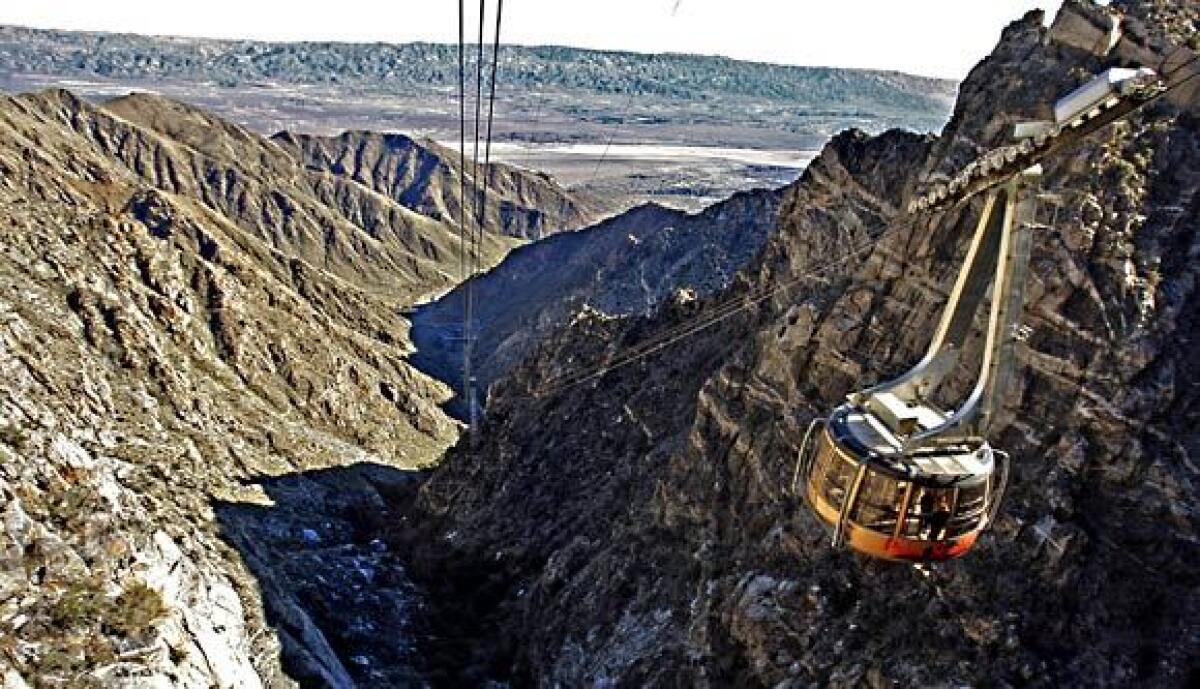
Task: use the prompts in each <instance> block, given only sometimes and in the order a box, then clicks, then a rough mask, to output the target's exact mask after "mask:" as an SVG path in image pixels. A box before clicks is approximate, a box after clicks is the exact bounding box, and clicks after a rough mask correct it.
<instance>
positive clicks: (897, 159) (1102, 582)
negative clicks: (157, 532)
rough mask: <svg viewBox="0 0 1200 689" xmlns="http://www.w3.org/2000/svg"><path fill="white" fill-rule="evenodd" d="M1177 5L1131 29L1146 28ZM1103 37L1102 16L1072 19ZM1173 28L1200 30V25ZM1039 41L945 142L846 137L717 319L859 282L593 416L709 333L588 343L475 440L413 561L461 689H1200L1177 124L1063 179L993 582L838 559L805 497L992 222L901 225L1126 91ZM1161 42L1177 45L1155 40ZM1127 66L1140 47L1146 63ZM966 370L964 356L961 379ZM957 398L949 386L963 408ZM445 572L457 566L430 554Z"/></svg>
mask: <svg viewBox="0 0 1200 689" xmlns="http://www.w3.org/2000/svg"><path fill="white" fill-rule="evenodd" d="M1159 5H1162V3H1136V4H1135V3H1126V4H1125V5H1124V7H1125V9H1126V11H1127V13H1128V14H1129V21H1130V22H1131V23H1133V24H1136V23H1137V22H1138V21H1139V20H1143V19H1146V18H1150V17H1157V16H1160V15H1157V14H1151V11H1153V10H1155V8H1156V7H1158V6H1159ZM1066 7H1067V9H1068V10H1070V11H1072V12H1078V13H1083V14H1089V13H1093V14H1094V13H1096V12H1098V11H1099V10H1097V9H1096V8H1095V7H1093V6H1090V5H1084V4H1082V3H1076V2H1068V3H1067V5H1066ZM1183 15H1184V16H1183V19H1182V20H1180V21H1181V22H1186V24H1179V25H1177V26H1176V30H1175V34H1178V33H1179V31H1178V30H1177V29H1178V26H1184V27H1185V28H1186V27H1190V28H1191V30H1192V31H1194V30H1195V26H1196V22H1197V18H1198V17H1197V12H1196V10H1195V9H1194V8H1190V6H1189V9H1188V10H1186V11H1185V12H1183ZM1042 19H1043V18H1042V17H1041V15H1040V13H1031V14H1030V15H1028V16H1026V17H1025V18H1023V19H1022V20H1020V21H1018V22H1015V23H1014V24H1012V25H1011V26H1010V27H1008V29H1007V30H1006V31H1005V32H1004V35H1003V37H1002V39H1001V41H1000V43H999V45H998V46H997V48H996V49H995V51H994V52H993V54H992V55H991V56H990V57H989V58H987V59H986V60H985V61H984V62H982V63H981V64H980V65H979V66H978V67H977V68H976V69H975V70H974V71H973V72H972V73H971V75H970V77H969V78H968V79H967V81H966V82H964V84H963V85H962V88H961V92H960V97H959V102H958V104H957V106H956V110H955V115H954V118H953V119H952V120H951V122H950V123H949V124H948V125H947V127H946V128H945V130H944V131H943V132H942V135H941V136H940V137H938V138H937V139H936V140H927V139H923V138H919V137H915V136H911V135H903V134H898V133H889V134H885V135H883V136H880V137H876V138H866V137H864V136H861V135H854V134H846V135H843V136H840V137H838V138H836V139H835V140H834V141H833V142H832V143H831V144H830V145H829V146H828V147H827V148H826V150H825V151H824V152H823V153H822V155H821V156H820V157H819V158H818V160H817V161H816V162H814V164H813V165H812V166H811V167H810V168H809V169H808V170H807V171H806V173H805V174H804V176H803V177H802V179H801V180H800V181H799V182H798V183H797V184H796V185H795V186H794V187H792V188H791V189H790V190H788V192H787V193H786V195H785V198H784V201H783V209H782V212H781V223H780V228H779V230H778V232H777V233H776V234H775V235H774V236H773V238H772V239H771V241H770V242H769V245H768V247H767V249H766V251H765V252H764V254H763V256H762V258H761V259H760V260H759V261H757V262H756V263H755V264H753V265H752V266H751V267H750V268H748V269H747V270H745V271H744V272H743V273H742V274H741V276H740V277H739V279H738V280H736V281H735V283H734V285H733V286H732V287H731V288H730V289H729V291H728V293H727V294H726V295H724V296H723V297H717V298H714V300H712V301H713V302H715V303H718V304H719V303H723V299H725V298H737V297H738V296H739V295H741V294H746V293H747V292H748V291H749V290H755V289H758V288H762V287H766V286H770V285H778V284H782V283H784V282H786V281H788V280H790V279H792V278H795V277H797V276H800V275H804V274H806V273H808V272H809V271H811V270H813V269H814V268H818V267H824V266H825V264H826V262H827V261H828V260H829V259H830V257H831V256H832V257H837V256H840V255H844V254H843V252H842V249H841V247H844V246H846V245H847V244H853V240H852V239H850V238H848V237H853V236H857V237H878V240H877V241H876V242H875V244H874V246H873V248H872V249H871V250H870V252H869V254H868V255H866V256H865V257H864V258H863V259H862V260H861V261H858V262H856V263H852V264H847V267H845V268H844V269H841V270H838V269H836V268H828V269H826V270H825V272H824V273H823V274H822V275H821V276H820V277H819V279H818V278H814V279H810V280H805V281H803V285H802V286H801V287H798V288H796V289H795V290H790V291H786V292H783V293H780V294H778V295H776V296H775V297H774V298H772V299H770V300H767V301H765V302H763V303H762V304H761V305H760V306H759V307H757V308H755V309H749V310H747V311H745V312H743V313H742V314H741V315H739V316H738V317H734V318H730V319H727V320H725V321H723V322H721V323H720V324H719V325H717V326H715V327H714V328H712V329H710V330H709V331H706V332H704V333H701V334H698V335H697V336H695V337H693V338H691V339H689V340H687V341H685V342H682V343H680V344H679V345H678V346H675V347H671V348H668V349H666V350H664V351H662V352H661V353H659V354H657V355H654V356H651V357H648V358H646V359H645V360H643V361H642V362H641V363H640V364H639V365H634V366H628V367H624V368H621V369H615V370H613V371H611V372H610V373H609V374H608V375H607V376H605V377H603V378H601V379H600V380H598V381H594V382H592V383H590V384H587V385H582V386H577V387H575V388H572V389H570V390H565V391H562V392H561V393H559V394H555V395H551V396H549V397H539V396H538V390H539V388H540V386H541V383H542V382H544V381H545V380H547V379H550V378H553V377H554V376H556V375H558V374H559V373H561V372H562V371H563V370H571V369H574V368H577V367H579V366H588V365H594V364H598V363H600V362H603V361H604V360H605V357H609V356H611V355H612V353H613V352H615V351H621V350H622V349H624V348H627V347H630V346H635V345H636V344H637V343H638V342H640V341H644V340H645V339H646V338H648V337H652V336H653V335H654V333H656V332H661V331H662V330H663V329H664V328H667V327H670V326H672V325H674V324H678V323H680V322H683V321H684V320H685V319H688V318H690V317H693V316H694V315H695V312H696V310H697V309H705V308H708V309H711V308H713V304H711V303H710V304H709V305H697V304H694V303H693V304H677V305H674V306H672V307H670V308H667V309H665V310H664V311H663V312H662V313H661V314H660V315H658V316H656V317H654V318H652V319H649V320H647V319H638V318H634V319H612V318H601V317H582V318H578V319H576V320H575V322H574V323H573V325H572V326H571V327H569V328H567V329H566V330H564V331H562V332H560V333H559V334H558V335H557V336H556V337H554V338H552V339H551V340H550V341H549V342H547V343H546V344H545V345H544V346H543V347H542V348H541V350H540V351H539V355H538V356H537V357H535V358H534V359H532V360H530V361H529V362H527V363H526V364H524V365H523V366H522V367H520V368H519V369H517V371H516V372H515V373H514V375H513V376H512V377H511V378H510V379H509V380H508V381H507V382H504V383H501V384H500V385H498V386H496V388H494V390H493V395H492V399H491V402H490V408H489V414H488V418H487V421H486V423H485V424H484V427H483V429H482V431H481V432H480V433H479V435H478V436H477V437H476V438H474V439H473V441H472V442H470V443H466V444H464V445H463V446H461V447H460V448H458V449H457V450H456V451H455V452H454V453H452V455H451V456H450V458H449V459H448V460H447V462H446V463H445V464H444V466H443V467H442V468H440V469H439V470H438V471H437V472H436V473H435V474H434V476H433V477H432V479H431V480H430V481H429V482H428V483H427V484H426V485H425V486H424V487H423V488H422V493H421V497H420V500H419V501H418V504H417V512H416V514H417V515H418V516H419V517H420V518H421V519H423V520H424V522H423V525H422V527H421V528H415V529H398V530H396V532H395V533H394V535H393V538H394V539H395V540H396V541H398V542H400V543H403V544H406V545H407V547H410V548H412V549H413V553H414V556H413V557H414V563H413V564H414V567H416V568H417V571H418V573H419V574H420V575H421V577H423V578H424V579H425V580H427V581H430V582H436V583H437V584H438V585H439V586H440V587H443V588H444V589H445V591H446V593H448V594H453V595H456V596H460V598H459V599H458V600H460V601H462V603H461V607H460V608H459V609H458V611H459V612H460V613H461V612H463V611H466V612H468V613H469V616H467V617H466V619H469V620H471V621H470V622H465V623H464V624H463V625H461V626H460V627H458V628H456V629H455V632H456V633H460V634H465V635H467V636H466V638H467V639H468V640H467V641H466V642H464V643H463V644H462V645H461V646H453V645H451V646H448V647H447V648H446V649H445V653H446V654H447V656H448V657H451V658H454V659H455V661H456V662H457V663H458V667H460V668H462V671H461V674H460V675H459V676H458V678H459V679H460V680H462V681H467V682H481V681H483V680H484V679H485V678H488V677H492V678H496V677H500V678H508V679H511V680H513V681H514V682H515V683H518V684H529V685H536V686H545V687H550V686H679V685H686V686H712V687H718V686H773V687H801V686H811V685H813V684H817V685H822V686H844V687H850V686H871V687H886V686H896V685H899V686H912V685H932V686H960V685H964V684H970V685H989V686H990V685H995V686H1044V687H1050V686H1064V685H1089V686H1190V685H1192V684H1194V683H1195V682H1196V680H1197V677H1200V667H1198V666H1197V665H1196V657H1197V654H1198V653H1200V640H1198V639H1200V635H1198V631H1200V630H1198V629H1197V627H1196V620H1197V619H1200V579H1198V578H1197V576H1196V571H1197V566H1198V565H1200V518H1198V517H1197V515H1198V514H1200V511H1198V508H1200V491H1198V490H1197V488H1196V476H1197V469H1196V460H1195V455H1196V451H1197V448H1198V447H1200V436H1197V434H1196V430H1195V428H1196V426H1195V419H1196V415H1197V413H1198V407H1197V397H1196V390H1197V389H1200V388H1198V383H1200V380H1197V373H1196V371H1197V366H1196V363H1197V362H1196V355H1195V352H1194V347H1192V346H1191V344H1190V341H1191V338H1192V337H1193V335H1194V333H1195V332H1197V331H1196V325H1197V324H1196V319H1197V311H1196V295H1195V294H1194V291H1195V285H1196V277H1197V276H1196V268H1195V265H1194V264H1195V258H1196V255H1197V253H1198V252H1200V244H1198V243H1197V241H1198V240H1197V236H1196V228H1197V227H1200V199H1198V198H1197V195H1196V190H1197V188H1200V121H1198V120H1197V116H1196V110H1195V109H1194V107H1192V108H1191V109H1188V108H1186V107H1184V108H1181V107H1180V106H1179V105H1178V104H1176V103H1172V102H1168V101H1159V102H1157V103H1156V104H1154V105H1152V106H1150V107H1148V108H1147V109H1145V110H1144V111H1142V112H1140V113H1138V114H1136V115H1135V116H1133V117H1132V118H1131V119H1129V120H1128V121H1126V122H1123V123H1120V124H1116V125H1114V126H1111V127H1109V128H1107V129H1105V130H1104V131H1103V132H1101V133H1099V134H1097V135H1096V136H1094V137H1092V138H1091V139H1090V140H1089V141H1087V142H1086V143H1084V144H1083V145H1081V146H1079V147H1078V148H1076V149H1074V150H1073V151H1071V152H1069V153H1068V154H1066V155H1062V156H1060V157H1058V158H1056V159H1054V160H1049V161H1047V162H1046V165H1045V171H1046V174H1045V179H1044V187H1045V190H1046V191H1047V192H1051V193H1052V194H1053V196H1048V197H1046V198H1045V199H1044V203H1043V206H1042V208H1041V213H1040V216H1039V217H1040V219H1041V220H1042V221H1043V222H1046V223H1047V224H1048V225H1049V226H1050V227H1049V228H1048V229H1046V230H1044V231H1041V232H1040V233H1039V235H1038V237H1037V241H1036V250H1035V253H1034V257H1033V262H1032V266H1033V268H1032V278H1031V284H1030V289H1029V293H1028V296H1029V298H1028V305H1027V308H1026V321H1027V324H1028V325H1029V326H1030V327H1031V328H1032V331H1033V335H1032V337H1031V338H1030V339H1029V340H1028V341H1027V342H1026V343H1025V344H1024V345H1023V346H1022V347H1021V348H1020V354H1019V367H1018V374H1017V376H1016V381H1015V385H1014V386H1013V387H1012V389H1011V390H1010V394H1009V396H1008V405H1007V408H1006V410H1005V413H1004V414H1003V415H1002V419H1001V420H1000V423H999V427H998V428H997V429H996V432H995V433H994V438H993V439H994V441H995V443H996V444H997V445H998V446H1000V447H1003V448H1006V449H1008V450H1009V451H1011V452H1012V453H1013V457H1014V462H1015V467H1016V476H1015V479H1014V485H1013V486H1012V488H1011V491H1010V495H1009V499H1008V501H1007V505H1006V507H1005V509H1004V512H1003V515H1002V517H1001V518H1000V520H999V522H998V523H997V524H995V525H994V527H993V529H992V530H991V531H990V533H989V534H988V535H987V537H986V538H985V539H984V542H983V543H982V545H981V546H980V547H979V548H978V552H976V553H973V554H972V555H970V556H968V557H967V558H965V559H963V560H960V561H955V562H951V563H947V564H945V565H941V566H938V567H936V568H934V569H932V570H930V571H924V572H923V571H919V570H914V569H911V568H907V567H900V566H891V565H884V564H880V563H877V562H869V561H864V560H862V559H859V558H857V557H855V556H853V555H852V554H850V553H847V552H834V551H831V550H829V548H828V547H827V545H826V544H827V535H826V534H825V532H824V530H823V529H822V528H821V527H820V525H819V524H818V523H817V521H816V520H815V519H814V518H813V517H812V516H811V515H810V514H809V513H808V512H807V511H806V510H805V509H804V507H803V505H801V504H799V503H798V501H797V500H796V499H795V498H794V497H793V496H792V495H790V494H789V491H788V484H789V482H790V479H791V471H792V468H793V466H794V461H795V453H796V450H797V448H798V446H799V444H800V439H801V434H802V432H803V429H804V428H805V426H806V424H807V422H808V420H809V419H811V418H813V417H814V416H816V415H819V414H821V413H823V412H824V411H825V410H828V409H829V408H830V407H831V406H832V405H834V404H836V403H837V402H838V400H839V399H840V398H841V397H842V395H843V394H845V393H846V392H848V391H850V390H852V389H855V388H856V387H859V386H862V385H864V384H866V383H868V382H871V381H873V380H877V379H879V378H881V377H884V376H889V375H894V374H895V373H898V372H899V371H901V370H903V369H904V368H906V367H907V366H908V365H911V363H912V362H914V361H915V360H916V359H917V358H918V357H919V355H920V353H921V352H922V351H923V348H924V346H925V344H926V341H927V337H928V333H929V332H931V331H932V329H933V325H934V323H935V320H936V318H937V316H938V314H939V309H940V307H941V306H942V304H943V303H944V301H945V298H946V294H947V292H948V291H949V287H950V285H951V283H952V281H953V278H954V274H955V270H956V267H957V262H958V260H960V257H961V256H962V254H963V252H964V251H965V242H966V239H967V235H968V231H969V228H970V227H972V226H973V223H974V221H975V219H976V218H977V216H978V213H979V210H980V201H979V200H978V199H976V200H974V201H972V202H970V203H967V204H963V205H962V206H961V207H958V208H955V209H952V210H949V211H946V212H941V213H938V214H936V215H932V216H922V217H915V218H908V217H904V216H902V215H901V212H900V208H901V206H902V203H903V202H904V200H905V197H906V194H908V193H909V192H911V191H912V189H914V188H915V187H916V186H917V185H918V184H920V183H922V182H923V180H924V179H926V178H928V177H930V176H933V175H937V174H945V173H948V172H950V171H953V170H955V169H957V168H958V167H959V166H961V165H962V164H963V163H965V162H966V161H967V160H969V159H970V158H971V157H972V156H973V155H975V154H977V153H978V152H980V151H982V150H986V149H987V148H989V147H992V146H994V145H996V144H998V143H1001V142H1002V141H1003V140H1004V136H1005V134H1006V129H1007V126H1008V125H1010V124H1011V123H1012V122H1013V121H1016V120H1018V119H1029V118H1035V117H1039V116H1043V117H1044V115H1045V106H1046V104H1048V103H1050V102H1052V101H1053V100H1054V99H1055V98H1057V97H1058V96H1060V95H1062V94H1063V93H1066V92H1067V91H1069V90H1070V89H1071V88H1073V87H1074V86H1076V85H1077V84H1079V83H1080V82H1081V81H1082V80H1084V79H1086V78H1087V77H1088V75H1089V74H1091V73H1094V72H1096V71H1098V70H1099V69H1101V68H1103V67H1104V66H1106V65H1108V64H1112V63H1113V62H1118V63H1119V62H1121V61H1122V60H1127V59H1129V56H1130V55H1133V54H1142V55H1145V54H1147V52H1154V51H1157V54H1159V55H1160V56H1162V57H1165V56H1166V52H1164V51H1169V50H1171V48H1170V46H1168V45H1165V44H1162V43H1156V44H1153V45H1152V44H1151V43H1149V42H1144V41H1143V39H1142V38H1139V36H1142V37H1144V36H1147V35H1152V34H1153V33H1154V31H1151V30H1149V29H1146V30H1141V31H1132V32H1130V33H1129V34H1128V35H1129V36H1131V38H1127V39H1126V40H1125V41H1123V43H1122V45H1119V46H1118V48H1117V50H1116V51H1115V52H1114V53H1112V54H1111V55H1109V56H1106V57H1100V56H1097V55H1096V54H1094V53H1092V52H1089V51H1088V50H1086V49H1082V48H1079V47H1072V45H1070V44H1068V43H1067V42H1065V41H1064V40H1061V39H1060V37H1058V36H1056V34H1055V32H1053V31H1049V30H1047V29H1046V28H1044V27H1043V25H1042ZM1158 34H1159V38H1161V37H1162V36H1163V35H1168V36H1169V35H1175V34H1171V33H1170V32H1169V31H1168V32H1163V31H1161V30H1160V31H1159V32H1158ZM1135 41H1137V43H1136V44H1134V42H1135ZM973 353H974V352H968V356H967V357H966V358H967V359H970V355H971V354H973ZM966 383H967V381H966V378H965V376H964V375H962V372H960V373H959V375H957V376H956V377H955V379H954V384H953V385H952V387H953V388H954V390H952V391H951V392H955V391H962V390H964V389H965V386H966ZM434 544H436V545H434Z"/></svg>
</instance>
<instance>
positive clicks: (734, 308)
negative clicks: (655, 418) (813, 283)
mask: <svg viewBox="0 0 1200 689" xmlns="http://www.w3.org/2000/svg"><path fill="white" fill-rule="evenodd" d="M874 244H875V240H874V239H872V240H870V241H868V242H864V243H863V244H862V245H860V246H858V247H856V248H855V249H854V250H852V251H851V252H849V254H848V255H845V256H840V257H838V258H837V259H834V260H831V261H827V262H825V263H822V264H820V265H818V266H817V267H816V268H812V269H810V270H807V271H805V272H804V273H802V274H800V275H799V276H797V277H795V278H792V279H791V280H788V281H787V282H785V283H783V284H781V285H776V286H774V287H770V288H764V289H762V290H759V291H758V292H754V293H751V294H748V295H745V296H743V297H739V298H736V299H732V300H730V302H731V303H729V304H725V305H722V306H719V307H717V310H716V311H715V312H711V313H709V314H706V315H705V317H704V318H701V319H699V320H697V321H692V322H688V323H684V324H681V326H677V327H676V328H674V329H672V330H671V331H667V334H664V335H659V336H657V337H655V338H654V339H653V340H651V342H650V343H649V344H647V345H643V346H639V347H638V348H636V349H634V350H631V351H629V352H627V353H625V354H623V355H622V356H620V357H618V358H617V359H615V360H613V361H610V362H609V363H607V364H604V365H602V366H597V367H594V368H592V369H590V370H589V371H586V372H583V373H576V374H568V375H565V376H557V377H555V378H552V379H550V380H549V381H548V383H544V384H543V385H541V386H539V389H538V390H537V391H536V393H535V396H536V397H546V396H549V395H554V394H558V393H560V392H563V391H565V390H568V389H570V388H573V387H576V386H578V385H582V384H583V383H586V382H588V381H590V380H593V379H596V378H601V377H603V376H605V375H607V374H608V373H609V372H610V371H612V370H614V369H617V368H622V367H624V366H628V365H629V364H632V363H635V362H636V361H638V360H640V359H644V358H645V357H647V356H650V355H651V354H654V353H656V352H659V351H662V350H663V349H666V348H667V347H670V346H671V345H673V344H675V343H676V342H679V341H681V340H683V339H686V338H688V337H691V336H692V335H694V334H696V333H698V332H700V331H701V330H705V329H707V328H710V327H712V326H714V325H716V324H717V323H720V322H722V321H725V320H728V319H729V318H730V317H732V316H734V315H736V314H737V313H739V312H741V311H744V310H746V309H748V308H750V307H751V306H754V305H756V304H759V303H761V302H763V301H766V300H767V299H770V298H772V297H775V296H778V295H779V294H781V293H783V292H786V291H787V290H789V289H791V288H793V287H795V286H797V285H799V284H800V283H801V282H804V281H806V280H810V279H812V278H814V277H817V276H819V275H821V274H823V273H825V272H826V271H828V270H831V269H833V268H836V267H838V266H841V265H843V264H845V263H847V262H849V261H850V260H852V259H855V258H858V257H859V256H860V255H861V253H862V252H863V251H864V250H865V249H868V248H870V247H871V246H873V245H874Z"/></svg>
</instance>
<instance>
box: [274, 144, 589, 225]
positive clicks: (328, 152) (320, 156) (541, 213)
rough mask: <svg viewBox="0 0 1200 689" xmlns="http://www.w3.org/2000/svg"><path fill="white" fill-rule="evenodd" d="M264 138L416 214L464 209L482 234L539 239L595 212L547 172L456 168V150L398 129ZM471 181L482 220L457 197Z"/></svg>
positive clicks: (494, 166)
mask: <svg viewBox="0 0 1200 689" xmlns="http://www.w3.org/2000/svg"><path fill="white" fill-rule="evenodd" d="M271 138H272V140H273V141H275V142H276V143H279V144H280V145H282V146H285V147H287V148H289V149H291V150H292V151H293V152H294V153H295V154H296V156H297V157H298V158H300V159H301V160H303V161H305V162H306V163H307V164H308V165H309V166H311V167H314V168H316V169H319V170H329V171H331V172H333V173H334V174H338V175H343V176H346V177H349V178H351V179H353V180H355V181H356V182H359V183H360V184H363V185H365V186H367V187H370V188H371V189H373V190H375V191H377V192H379V193H381V194H384V195H386V196H389V197H390V198H392V199H393V200H394V201H396V202H397V203H400V204H401V205H403V206H404V207H406V208H410V209H412V210H414V211H417V212H418V213H420V214H422V215H425V216H428V217H431V218H446V219H450V220H454V219H456V218H458V215H459V213H460V212H465V213H467V217H469V218H474V219H475V220H474V221H475V222H476V223H480V222H481V224H482V226H483V227H484V228H486V230H487V231H488V232H493V233H498V234H503V235H506V236H509V237H517V238H521V239H540V238H542V237H545V236H549V235H551V234H554V233H557V232H565V231H567V230H576V229H579V228H580V227H583V226H585V225H589V224H591V223H592V222H593V221H595V220H597V219H598V218H599V216H600V214H601V209H600V204H599V203H598V202H597V201H596V200H594V199H587V198H583V197H580V196H572V195H570V194H568V193H567V192H566V191H565V190H564V189H562V188H561V187H560V186H559V185H558V184H557V183H556V182H555V181H554V179H553V178H551V177H550V176H549V175H545V174H542V173H538V172H532V171H528V170H519V169H517V168H514V167H512V166H509V165H504V164H501V163H491V164H489V165H488V166H487V167H481V169H482V170H483V173H482V174H479V175H473V174H472V172H464V171H463V169H462V166H461V165H460V160H459V155H458V153H456V152H455V151H451V150H449V149H446V148H444V147H442V146H440V145H438V144H437V143H435V142H433V141H429V140H426V141H420V142H419V141H416V140H414V139H413V138H411V137H408V136H405V135H403V134H380V133H376V132H345V133H344V134H342V135H341V136H337V137H322V136H310V135H305V134H292V133H289V132H281V133H279V134H276V135H275V136H273V137H271ZM468 155H470V154H468ZM476 177H478V180H476ZM476 181H478V182H479V183H480V185H482V187H483V196H482V200H481V201H480V203H481V205H482V210H483V215H482V220H480V215H479V212H480V210H479V209H478V208H476V207H475V205H476V202H475V201H474V200H473V199H469V200H468V203H467V208H465V209H464V207H463V203H462V202H461V199H460V198H459V197H460V195H461V193H460V189H461V188H462V187H461V185H462V184H466V185H467V189H468V190H470V189H471V185H473V184H474V183H475V182H476ZM468 193H472V192H471V191H468Z"/></svg>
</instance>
